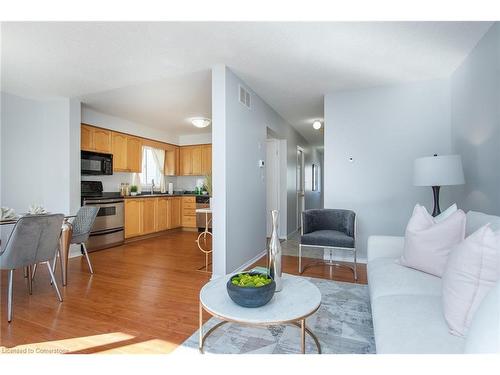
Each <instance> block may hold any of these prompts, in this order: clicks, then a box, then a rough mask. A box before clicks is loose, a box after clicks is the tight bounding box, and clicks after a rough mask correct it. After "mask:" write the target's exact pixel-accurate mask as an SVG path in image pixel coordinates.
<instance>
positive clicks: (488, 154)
mask: <svg viewBox="0 0 500 375" xmlns="http://www.w3.org/2000/svg"><path fill="white" fill-rule="evenodd" d="M451 123H452V148H453V152H454V153H457V154H460V155H462V162H463V166H464V174H465V185H463V186H461V187H458V188H457V189H456V190H455V191H456V199H457V200H458V201H460V202H461V205H462V207H464V208H465V209H467V210H469V209H472V210H478V211H483V212H487V213H490V214H495V215H500V168H499V165H500V23H499V22H496V23H495V24H494V25H493V26H492V27H491V29H490V30H489V31H488V32H487V33H486V34H485V35H484V37H483V38H482V39H481V40H480V41H479V43H478V44H477V46H476V47H475V49H474V50H473V51H472V52H471V53H470V54H469V56H468V57H467V58H466V59H465V61H464V62H463V63H462V65H461V66H460V67H459V68H458V69H457V70H456V71H455V73H454V74H453V75H452V76H451Z"/></svg>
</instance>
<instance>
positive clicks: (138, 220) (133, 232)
mask: <svg viewBox="0 0 500 375" xmlns="http://www.w3.org/2000/svg"><path fill="white" fill-rule="evenodd" d="M141 234H142V199H125V238H130V237H135V236H140V235H141Z"/></svg>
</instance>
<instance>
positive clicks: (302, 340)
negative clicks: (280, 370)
mask: <svg viewBox="0 0 500 375" xmlns="http://www.w3.org/2000/svg"><path fill="white" fill-rule="evenodd" d="M300 344H301V347H302V354H306V320H305V319H302V320H301V321H300Z"/></svg>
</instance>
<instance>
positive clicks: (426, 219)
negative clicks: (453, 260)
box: [400, 204, 465, 277]
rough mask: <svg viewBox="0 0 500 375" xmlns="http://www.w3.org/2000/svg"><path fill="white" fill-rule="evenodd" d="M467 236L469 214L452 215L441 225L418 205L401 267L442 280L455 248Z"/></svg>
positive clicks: (412, 219)
mask: <svg viewBox="0 0 500 375" xmlns="http://www.w3.org/2000/svg"><path fill="white" fill-rule="evenodd" d="M464 236H465V213H464V212H463V211H462V210H457V211H455V212H452V213H451V214H450V215H449V216H448V217H446V218H445V219H443V220H442V221H440V222H436V221H435V220H434V218H433V217H432V216H431V215H430V214H429V213H428V212H427V210H426V209H425V207H424V206H420V205H419V204H417V205H416V206H415V208H414V209H413V215H412V217H411V218H410V221H409V222H408V225H407V227H406V233H405V245H404V251H403V255H402V256H401V259H400V264H402V265H403V266H406V267H410V268H415V269H417V270H420V271H423V272H427V273H430V274H432V275H436V276H439V277H441V276H442V275H443V272H444V268H445V266H446V262H447V260H448V255H449V253H450V250H451V248H452V247H453V246H455V245H457V244H459V243H460V242H462V240H463V239H464Z"/></svg>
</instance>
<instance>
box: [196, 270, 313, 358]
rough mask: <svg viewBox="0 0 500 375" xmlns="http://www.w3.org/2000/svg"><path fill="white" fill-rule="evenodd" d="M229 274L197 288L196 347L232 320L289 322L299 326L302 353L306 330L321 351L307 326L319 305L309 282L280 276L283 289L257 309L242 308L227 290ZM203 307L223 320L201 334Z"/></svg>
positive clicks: (252, 322)
mask: <svg viewBox="0 0 500 375" xmlns="http://www.w3.org/2000/svg"><path fill="white" fill-rule="evenodd" d="M231 276H232V275H228V276H225V277H219V278H217V279H214V280H212V281H210V282H208V283H207V284H205V286H204V287H203V288H202V289H201V291H200V311H199V324H200V329H199V349H200V352H202V353H203V345H204V344H205V340H206V339H207V337H208V336H209V335H210V334H211V333H212V332H213V331H215V330H216V329H217V328H219V327H220V326H222V325H223V324H226V323H229V322H232V323H239V324H244V325H257V326H270V325H280V324H292V325H295V326H297V327H300V330H301V349H302V353H305V347H306V336H305V335H306V333H307V334H309V336H311V337H312V339H313V340H314V342H315V343H316V346H317V348H318V353H321V345H320V343H319V341H318V339H317V337H316V336H315V335H314V333H312V332H311V331H310V330H309V328H307V327H306V318H307V317H309V316H311V315H312V314H314V313H315V312H316V311H317V310H318V309H319V307H320V305H321V292H320V291H319V289H318V288H317V287H316V286H315V285H314V284H313V283H311V282H310V281H308V280H306V279H304V278H302V277H297V276H291V275H285V274H284V275H283V289H282V290H281V291H280V292H276V293H275V294H274V296H273V299H272V300H271V301H270V302H269V303H268V304H266V305H264V306H262V307H256V308H248V307H242V306H239V305H237V304H236V303H234V302H233V301H232V300H231V298H229V295H228V294H227V290H226V283H227V281H228V280H229V278H230V277H231ZM203 310H205V311H206V312H208V313H209V314H210V315H212V316H213V317H216V318H218V319H220V320H222V322H220V323H218V324H216V325H215V326H213V327H212V328H210V329H209V330H208V331H207V333H206V334H203Z"/></svg>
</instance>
